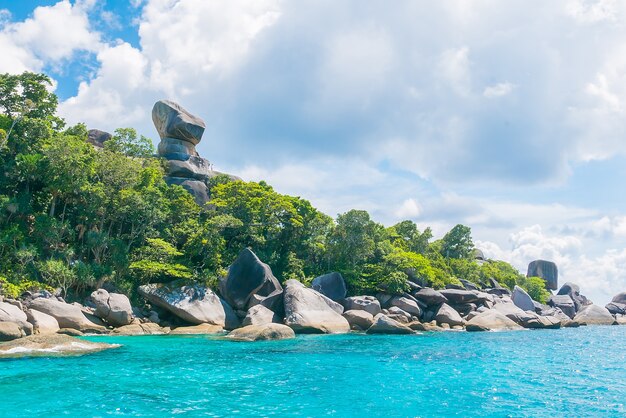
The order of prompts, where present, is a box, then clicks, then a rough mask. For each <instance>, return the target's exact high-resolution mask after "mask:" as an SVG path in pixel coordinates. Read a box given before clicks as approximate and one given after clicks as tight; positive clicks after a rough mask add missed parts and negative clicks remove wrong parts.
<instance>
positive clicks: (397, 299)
mask: <svg viewBox="0 0 626 418" xmlns="http://www.w3.org/2000/svg"><path fill="white" fill-rule="evenodd" d="M389 305H390V306H395V307H398V308H400V309H402V310H403V311H405V312H407V313H409V314H411V315H414V316H417V317H419V316H421V315H422V309H421V308H420V307H419V305H418V304H417V302H415V301H414V300H411V299H409V298H407V297H406V296H394V297H393V298H392V299H391V300H390V301H389Z"/></svg>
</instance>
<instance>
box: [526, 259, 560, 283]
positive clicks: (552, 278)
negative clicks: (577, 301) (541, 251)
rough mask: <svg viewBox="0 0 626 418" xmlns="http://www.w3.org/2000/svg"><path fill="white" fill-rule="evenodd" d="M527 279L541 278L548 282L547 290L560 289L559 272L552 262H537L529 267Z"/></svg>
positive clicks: (533, 262)
mask: <svg viewBox="0 0 626 418" xmlns="http://www.w3.org/2000/svg"><path fill="white" fill-rule="evenodd" d="M526 277H541V278H542V279H543V280H544V281H545V282H546V289H549V290H557V289H558V288H559V270H558V269H557V267H556V264H554V263H553V262H552V261H546V260H535V261H532V262H531V263H530V264H529V265H528V270H527V272H526Z"/></svg>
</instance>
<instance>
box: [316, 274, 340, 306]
mask: <svg viewBox="0 0 626 418" xmlns="http://www.w3.org/2000/svg"><path fill="white" fill-rule="evenodd" d="M311 287H312V288H313V289H315V290H317V291H318V292H320V293H321V294H322V295H324V296H326V297H328V298H329V299H332V300H334V301H335V302H339V301H340V300H342V299H343V298H345V297H346V292H347V289H346V282H345V281H344V280H343V276H342V275H341V274H340V273H337V272H333V273H328V274H325V275H323V276H319V277H316V278H315V279H313V282H312V283H311Z"/></svg>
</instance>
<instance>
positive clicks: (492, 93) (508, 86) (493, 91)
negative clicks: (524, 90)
mask: <svg viewBox="0 0 626 418" xmlns="http://www.w3.org/2000/svg"><path fill="white" fill-rule="evenodd" d="M514 87H515V85H514V84H512V83H509V82H505V83H498V84H494V85H493V86H487V87H485V90H484V91H483V96H485V97H486V98H488V99H491V98H494V97H501V96H506V95H507V94H509V93H511V92H512V91H513V88H514Z"/></svg>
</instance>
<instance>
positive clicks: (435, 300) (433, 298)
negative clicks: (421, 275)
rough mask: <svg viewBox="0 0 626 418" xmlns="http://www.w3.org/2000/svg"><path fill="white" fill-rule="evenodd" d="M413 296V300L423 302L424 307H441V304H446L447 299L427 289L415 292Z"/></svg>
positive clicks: (433, 290)
mask: <svg viewBox="0 0 626 418" xmlns="http://www.w3.org/2000/svg"><path fill="white" fill-rule="evenodd" d="M413 296H415V299H417V300H419V301H421V302H423V303H424V304H425V305H426V306H434V305H441V304H442V303H447V302H448V298H446V297H445V296H444V295H442V294H441V292H438V291H436V290H435V289H431V288H429V287H425V288H423V289H421V290H419V291H417V292H415V294H414V295H413Z"/></svg>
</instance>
